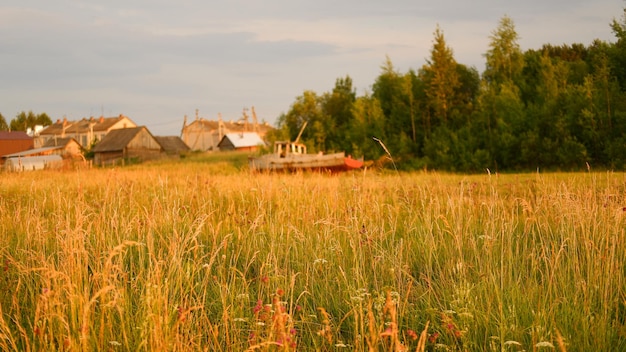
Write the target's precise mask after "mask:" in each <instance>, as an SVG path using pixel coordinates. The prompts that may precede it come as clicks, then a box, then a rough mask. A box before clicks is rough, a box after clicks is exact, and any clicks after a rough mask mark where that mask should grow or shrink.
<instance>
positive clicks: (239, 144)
mask: <svg viewBox="0 0 626 352" xmlns="http://www.w3.org/2000/svg"><path fill="white" fill-rule="evenodd" d="M225 139H228V140H229V141H230V142H231V143H232V144H233V146H235V148H246V147H256V146H258V145H265V142H264V141H263V139H261V137H259V135H258V134H257V133H255V132H239V133H226V134H225V135H224V137H223V138H222V140H221V141H220V142H219V143H218V147H219V145H220V144H222V141H223V140H225Z"/></svg>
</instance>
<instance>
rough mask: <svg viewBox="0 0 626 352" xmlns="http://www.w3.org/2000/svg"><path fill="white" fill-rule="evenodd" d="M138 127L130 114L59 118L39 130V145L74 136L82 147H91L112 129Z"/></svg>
mask: <svg viewBox="0 0 626 352" xmlns="http://www.w3.org/2000/svg"><path fill="white" fill-rule="evenodd" d="M131 127H137V125H136V124H135V123H134V122H133V121H132V120H131V119H130V118H128V116H124V115H121V114H120V115H119V116H117V117H103V116H101V117H99V118H94V117H90V118H88V119H87V118H83V119H81V120H78V121H68V120H67V119H65V118H64V119H63V120H57V121H56V123H53V124H52V125H50V126H47V127H46V128H44V129H43V130H42V131H41V132H39V137H38V138H39V140H38V143H36V144H39V145H44V144H46V143H47V142H48V141H50V140H53V139H55V138H67V137H71V138H74V139H75V140H76V141H77V142H78V144H80V146H81V147H83V148H85V149H89V147H90V146H91V144H92V143H94V142H98V141H101V140H102V139H103V138H104V136H106V135H107V133H109V132H110V131H113V130H116V129H120V128H131Z"/></svg>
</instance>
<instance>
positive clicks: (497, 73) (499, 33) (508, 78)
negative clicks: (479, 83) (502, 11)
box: [483, 16, 524, 86]
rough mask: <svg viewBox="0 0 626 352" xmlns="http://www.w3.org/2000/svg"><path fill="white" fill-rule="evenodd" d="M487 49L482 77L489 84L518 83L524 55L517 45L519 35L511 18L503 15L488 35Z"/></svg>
mask: <svg viewBox="0 0 626 352" xmlns="http://www.w3.org/2000/svg"><path fill="white" fill-rule="evenodd" d="M489 39H490V40H491V41H490V43H489V50H488V51H487V53H486V54H485V59H486V67H485V72H484V73H483V78H484V79H485V80H486V81H487V83H488V84H489V85H496V86H498V85H500V84H503V83H505V82H515V83H516V84H517V83H518V79H519V77H520V75H521V73H522V70H523V68H524V57H523V55H522V51H521V49H520V47H519V44H518V40H519V36H518V34H517V32H516V30H515V24H514V23H513V20H512V19H511V18H510V17H508V16H504V17H502V19H500V23H499V25H498V28H497V29H496V30H495V31H494V32H492V35H491V36H490V37H489Z"/></svg>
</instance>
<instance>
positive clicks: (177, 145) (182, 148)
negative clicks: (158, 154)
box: [154, 136, 189, 153]
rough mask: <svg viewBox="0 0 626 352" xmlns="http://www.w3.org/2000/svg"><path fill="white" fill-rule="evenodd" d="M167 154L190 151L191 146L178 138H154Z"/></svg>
mask: <svg viewBox="0 0 626 352" xmlns="http://www.w3.org/2000/svg"><path fill="white" fill-rule="evenodd" d="M154 139H156V140H157V142H159V144H160V145H161V147H163V150H164V151H165V152H166V153H180V152H186V151H189V146H188V145H187V144H185V142H183V140H182V139H180V137H178V136H154Z"/></svg>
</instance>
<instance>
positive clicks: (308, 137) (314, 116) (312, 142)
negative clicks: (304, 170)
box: [278, 90, 333, 152]
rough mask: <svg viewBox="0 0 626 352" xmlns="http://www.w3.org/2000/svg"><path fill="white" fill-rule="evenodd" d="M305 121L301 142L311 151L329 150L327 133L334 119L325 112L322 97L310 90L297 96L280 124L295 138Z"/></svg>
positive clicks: (291, 137) (280, 126) (287, 133)
mask: <svg viewBox="0 0 626 352" xmlns="http://www.w3.org/2000/svg"><path fill="white" fill-rule="evenodd" d="M305 122H306V123H307V125H306V128H305V129H304V130H302V135H301V137H300V142H302V143H304V144H306V145H307V147H308V148H309V151H310V152H316V151H326V150H328V146H327V144H326V143H327V133H328V131H331V130H332V129H333V126H332V119H331V118H330V117H329V116H328V115H326V114H325V113H324V111H323V109H322V99H321V98H320V97H319V96H318V95H317V94H316V93H315V92H313V91H310V90H307V91H304V93H303V94H302V95H301V96H299V97H297V98H296V101H295V102H294V103H293V104H292V105H291V108H290V109H289V111H288V112H287V113H286V114H283V115H281V117H280V118H279V121H278V126H279V128H281V129H284V130H285V134H286V135H288V136H289V138H290V139H291V140H294V139H295V138H296V137H297V136H298V134H299V133H300V130H301V129H302V127H303V126H304V124H305Z"/></svg>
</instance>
